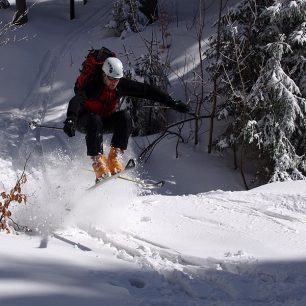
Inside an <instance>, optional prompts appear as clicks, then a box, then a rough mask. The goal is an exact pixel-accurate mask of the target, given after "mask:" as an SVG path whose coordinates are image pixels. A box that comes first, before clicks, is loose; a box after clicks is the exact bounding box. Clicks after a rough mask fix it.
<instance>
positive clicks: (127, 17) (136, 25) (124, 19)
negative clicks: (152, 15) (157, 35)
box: [106, 0, 148, 38]
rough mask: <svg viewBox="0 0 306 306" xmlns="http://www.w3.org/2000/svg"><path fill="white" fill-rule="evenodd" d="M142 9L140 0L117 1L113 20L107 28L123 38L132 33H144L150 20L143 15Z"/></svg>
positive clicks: (114, 6) (114, 5)
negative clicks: (145, 26) (143, 30)
mask: <svg viewBox="0 0 306 306" xmlns="http://www.w3.org/2000/svg"><path fill="white" fill-rule="evenodd" d="M140 7H141V4H140V2H139V1H138V0H116V1H115V2H114V4H113V10H112V14H113V19H112V20H111V21H110V22H109V23H108V24H107V25H106V27H107V28H111V29H114V30H115V31H116V32H117V33H118V35H119V36H120V37H121V38H124V37H125V36H126V34H127V33H129V32H131V31H133V32H139V31H142V29H143V27H144V25H146V24H147V23H148V19H147V18H146V17H145V15H144V14H143V13H141V11H140Z"/></svg>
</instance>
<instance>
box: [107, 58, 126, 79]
mask: <svg viewBox="0 0 306 306" xmlns="http://www.w3.org/2000/svg"><path fill="white" fill-rule="evenodd" d="M102 70H103V71H104V73H105V74H106V75H107V76H109V77H111V78H115V79H120V78H122V77H123V65H122V62H121V61H120V59H119V58H117V57H108V58H107V59H106V60H105V62H104V63H103V66H102Z"/></svg>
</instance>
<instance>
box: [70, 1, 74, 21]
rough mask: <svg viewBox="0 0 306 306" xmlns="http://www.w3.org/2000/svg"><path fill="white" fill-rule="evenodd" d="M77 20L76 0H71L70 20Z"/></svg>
mask: <svg viewBox="0 0 306 306" xmlns="http://www.w3.org/2000/svg"><path fill="white" fill-rule="evenodd" d="M74 18H75V9H74V0H70V20H72V19H74Z"/></svg>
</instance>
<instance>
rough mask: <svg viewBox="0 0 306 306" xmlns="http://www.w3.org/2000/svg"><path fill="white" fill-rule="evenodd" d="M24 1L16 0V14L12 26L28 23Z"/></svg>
mask: <svg viewBox="0 0 306 306" xmlns="http://www.w3.org/2000/svg"><path fill="white" fill-rule="evenodd" d="M27 13H28V12H27V4H26V0H16V12H15V14H14V17H13V20H12V24H14V25H22V24H25V23H27V22H28V15H27Z"/></svg>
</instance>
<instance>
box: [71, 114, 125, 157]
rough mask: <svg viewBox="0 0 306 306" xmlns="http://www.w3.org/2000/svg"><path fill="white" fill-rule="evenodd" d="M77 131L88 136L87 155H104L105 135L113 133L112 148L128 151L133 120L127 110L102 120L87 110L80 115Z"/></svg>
mask: <svg viewBox="0 0 306 306" xmlns="http://www.w3.org/2000/svg"><path fill="white" fill-rule="evenodd" d="M77 130H78V131H79V132H81V133H85V134H86V137H85V139H86V146H87V155H89V156H96V155H98V154H103V133H107V132H112V133H113V136H112V140H111V146H112V147H115V148H119V149H121V150H126V149H127V145H128V141H129V137H130V134H131V118H130V115H129V113H128V112H127V111H126V110H122V111H118V112H115V113H113V114H112V115H110V116H108V117H105V118H102V117H100V116H99V115H97V114H94V113H89V112H87V111H86V110H84V111H81V112H80V113H79V116H78V119H77Z"/></svg>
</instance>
